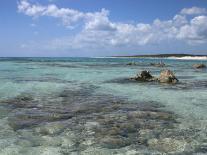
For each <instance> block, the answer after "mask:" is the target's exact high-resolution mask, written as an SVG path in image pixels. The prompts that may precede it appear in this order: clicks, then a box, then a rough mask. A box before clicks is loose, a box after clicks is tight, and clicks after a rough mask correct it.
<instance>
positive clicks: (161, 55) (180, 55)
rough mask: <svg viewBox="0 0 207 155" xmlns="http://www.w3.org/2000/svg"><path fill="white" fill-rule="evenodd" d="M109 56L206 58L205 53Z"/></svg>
mask: <svg viewBox="0 0 207 155" xmlns="http://www.w3.org/2000/svg"><path fill="white" fill-rule="evenodd" d="M110 57H111V58H165V59H180V60H207V55H193V54H149V55H129V56H110Z"/></svg>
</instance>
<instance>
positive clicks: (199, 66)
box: [193, 64, 206, 69]
mask: <svg viewBox="0 0 207 155" xmlns="http://www.w3.org/2000/svg"><path fill="white" fill-rule="evenodd" d="M193 68H195V69H202V68H206V65H204V64H194V65H193Z"/></svg>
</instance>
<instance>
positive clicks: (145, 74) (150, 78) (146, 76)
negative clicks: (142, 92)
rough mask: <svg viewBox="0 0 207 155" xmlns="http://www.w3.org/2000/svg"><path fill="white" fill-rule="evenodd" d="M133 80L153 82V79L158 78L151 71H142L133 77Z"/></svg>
mask: <svg viewBox="0 0 207 155" xmlns="http://www.w3.org/2000/svg"><path fill="white" fill-rule="evenodd" d="M131 79H132V80H136V81H143V82H151V81H156V80H157V79H156V78H155V77H153V76H152V75H151V74H150V72H149V71H146V70H144V71H142V72H141V73H140V74H137V76H136V77H134V78H131Z"/></svg>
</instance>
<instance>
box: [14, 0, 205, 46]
mask: <svg viewBox="0 0 207 155" xmlns="http://www.w3.org/2000/svg"><path fill="white" fill-rule="evenodd" d="M18 11H19V12H21V13H24V14H25V15H28V16H32V17H41V16H48V17H53V18H57V19H60V20H61V21H62V22H63V24H64V25H65V26H66V27H73V26H74V25H75V24H77V23H83V27H82V30H81V31H80V32H78V33H77V34H76V35H74V36H68V37H63V38H57V39H53V40H51V41H50V42H47V43H46V44H47V46H45V45H44V47H43V48H45V49H47V48H48V49H78V50H80V49H89V50H93V49H94V50H99V49H113V48H119V47H121V48H122V47H124V48H126V49H127V48H131V47H134V48H137V47H141V46H150V45H165V44H166V43H171V42H173V43H174V42H184V43H187V44H189V45H191V44H193V45H196V44H201V43H207V16H205V15H204V14H203V15H199V16H195V17H192V18H191V19H189V18H186V15H190V14H194V15H195V14H202V13H205V12H206V9H203V8H197V7H192V8H189V9H187V8H185V9H183V10H181V13H180V14H177V15H175V16H174V17H173V18H172V19H170V20H166V21H161V20H159V19H155V20H154V21H153V22H152V23H151V24H145V23H135V24H129V23H123V22H112V21H111V20H110V19H109V15H110V12H109V11H108V10H106V9H102V10H101V11H99V12H86V13H84V12H81V11H78V10H74V9H70V8H58V7H57V6H56V5H54V4H51V5H47V6H42V5H40V4H30V3H29V2H28V1H27V0H21V1H20V2H19V3H18Z"/></svg>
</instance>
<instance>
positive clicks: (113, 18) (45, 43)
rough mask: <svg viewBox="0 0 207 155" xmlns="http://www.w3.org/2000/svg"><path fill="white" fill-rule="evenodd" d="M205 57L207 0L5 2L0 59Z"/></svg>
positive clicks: (1, 10) (0, 8)
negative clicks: (126, 56)
mask: <svg viewBox="0 0 207 155" xmlns="http://www.w3.org/2000/svg"><path fill="white" fill-rule="evenodd" d="M158 53H189V54H207V0H156V1H155V0H1V5H0V56H1V57H6V56H14V57H16V56H25V57H34V56H35V57H45V56H46V57H70V56H80V57H87V56H118V55H139V54H158Z"/></svg>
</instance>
